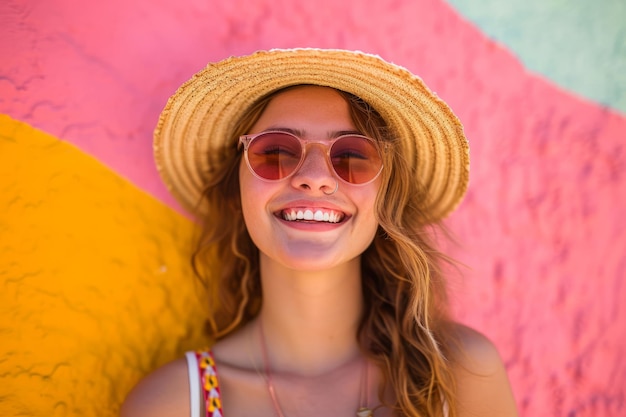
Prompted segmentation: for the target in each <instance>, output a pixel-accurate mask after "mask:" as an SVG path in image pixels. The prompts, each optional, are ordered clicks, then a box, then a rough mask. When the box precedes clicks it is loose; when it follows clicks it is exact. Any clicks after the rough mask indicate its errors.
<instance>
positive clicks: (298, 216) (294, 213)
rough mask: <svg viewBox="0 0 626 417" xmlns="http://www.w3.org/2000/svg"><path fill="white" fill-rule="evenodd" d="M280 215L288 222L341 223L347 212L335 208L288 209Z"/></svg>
mask: <svg viewBox="0 0 626 417" xmlns="http://www.w3.org/2000/svg"><path fill="white" fill-rule="evenodd" d="M280 216H281V217H282V219H283V220H286V221H288V222H323V223H339V222H340V221H342V220H343V219H344V217H345V214H343V213H341V212H336V211H333V210H319V209H318V210H314V209H286V210H283V211H282V212H281V213H280Z"/></svg>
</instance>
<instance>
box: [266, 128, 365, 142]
mask: <svg viewBox="0 0 626 417" xmlns="http://www.w3.org/2000/svg"><path fill="white" fill-rule="evenodd" d="M264 131H266V132H269V131H274V132H286V133H291V134H292V135H295V136H297V137H299V138H303V137H304V136H306V132H305V131H304V130H301V129H292V128H289V127H271V126H270V127H269V128H267V129H265V130H264ZM343 135H363V133H361V132H359V131H358V130H337V131H331V132H328V135H327V136H328V138H329V139H332V138H337V137H339V136H343Z"/></svg>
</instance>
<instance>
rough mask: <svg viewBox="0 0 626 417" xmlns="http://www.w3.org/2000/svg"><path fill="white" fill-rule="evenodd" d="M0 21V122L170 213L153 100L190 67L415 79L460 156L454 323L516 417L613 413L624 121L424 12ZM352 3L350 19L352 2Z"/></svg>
mask: <svg viewBox="0 0 626 417" xmlns="http://www.w3.org/2000/svg"><path fill="white" fill-rule="evenodd" d="M249 3H250V2H245V1H234V0H233V1H227V2H201V1H182V2H181V1H177V2H171V1H166V0H151V1H149V0H139V1H133V2H125V1H122V0H112V1H109V2H75V1H71V0H50V1H45V2H44V1H17V0H7V1H6V2H4V3H3V5H2V6H0V32H1V36H0V54H1V55H2V62H1V63H0V112H3V113H8V114H9V115H11V116H12V117H14V118H17V119H19V120H22V121H25V122H28V123H31V124H33V125H34V126H36V127H39V128H41V129H43V130H45V131H48V132H50V133H52V134H54V135H56V136H58V137H60V138H63V139H66V140H68V141H71V142H72V143H74V144H76V145H77V146H79V147H80V148H81V149H83V150H84V151H85V152H88V153H90V154H92V155H95V156H96V157H97V158H99V159H100V160H101V161H103V162H104V163H106V164H107V165H109V166H110V167H111V168H112V169H114V170H115V171H117V172H118V173H120V174H122V175H123V176H125V177H126V178H128V179H129V180H131V181H132V182H134V183H135V184H137V185H139V186H140V187H142V188H143V189H144V190H146V191H148V192H149V193H151V194H153V195H154V196H156V197H158V198H159V199H161V200H163V201H165V202H166V203H168V204H170V205H173V206H175V203H174V202H173V200H172V199H171V198H170V197H169V196H168V195H167V193H166V191H165V189H164V187H163V186H162V185H161V183H160V181H159V179H158V177H157V174H156V171H155V169H154V167H153V164H152V155H151V151H150V150H151V130H152V128H153V126H154V123H155V121H156V118H157V115H158V113H159V111H160V110H161V108H162V106H163V105H164V103H165V101H166V99H167V97H168V96H169V95H170V94H171V93H172V92H173V91H174V90H175V88H176V87H177V86H178V85H179V84H180V83H182V82H183V81H185V80H186V79H187V78H188V77H189V76H190V75H191V74H192V73H193V72H195V71H197V70H198V69H200V68H201V67H202V66H204V65H205V64H206V63H207V62H209V61H212V60H217V59H220V58H223V57H226V56H229V55H235V54H241V53H248V52H252V51H254V50H257V49H264V48H272V47H295V46H298V47H302V46H316V47H339V48H350V49H360V50H364V51H367V52H372V53H377V54H380V55H381V56H383V57H384V58H386V59H388V60H391V61H394V62H396V63H399V64H401V65H404V66H406V67H408V68H409V69H411V70H412V71H414V72H415V73H417V74H419V75H421V76H422V78H423V79H424V80H425V81H426V82H427V84H429V85H430V86H431V87H432V88H433V89H434V90H435V91H437V93H438V94H439V95H440V96H441V97H443V98H444V99H445V100H446V101H448V103H449V104H450V105H451V106H452V108H453V109H454V110H455V111H456V112H457V114H458V115H459V117H460V118H461V120H462V121H463V122H464V124H465V127H466V132H467V135H468V137H469V139H470V143H471V152H472V170H471V185H470V190H469V193H468V196H467V199H466V201H465V202H464V203H463V205H462V206H461V207H460V209H459V210H458V211H457V212H456V213H455V214H453V216H452V217H451V218H450V220H449V224H450V227H451V229H452V230H453V231H454V232H455V233H456V235H457V238H458V242H459V245H458V246H452V245H450V248H449V250H450V251H451V252H452V253H453V254H454V255H455V256H456V257H457V258H458V259H459V260H460V261H462V262H464V263H465V264H466V265H467V268H462V269H461V274H454V275H453V276H452V277H451V288H452V293H453V296H452V299H453V302H454V310H455V312H456V314H457V316H458V317H459V319H460V320H461V321H463V322H466V323H469V324H471V325H473V326H475V327H476V328H478V329H480V330H481V331H483V332H484V333H486V334H487V335H488V336H490V337H491V338H492V339H493V340H494V341H495V342H496V344H497V345H498V347H499V349H500V351H501V353H502V355H503V357H504V359H505V361H506V363H507V366H508V368H509V372H510V377H511V380H512V383H513V387H514V391H515V395H516V398H517V401H518V404H519V408H520V410H521V412H522V415H525V416H618V415H624V413H626V404H625V401H626V399H625V394H626V388H625V387H626V360H625V359H624V357H623V353H624V351H625V347H626V311H625V307H624V306H623V304H622V300H624V299H626V285H625V284H624V282H623V281H624V277H625V276H626V256H625V254H626V237H625V233H626V219H625V218H624V216H623V214H622V213H623V211H624V209H626V174H625V173H626V133H625V132H626V117H624V115H621V114H618V113H616V112H613V111H611V110H607V109H604V108H601V107H600V106H598V105H596V104H594V103H591V102H588V101H585V100H582V99H580V98H578V97H576V96H574V95H572V94H570V93H568V92H567V91H563V90H560V89H558V88H556V87H555V86H553V85H551V84H550V83H548V82H546V81H545V80H544V79H542V78H541V77H540V76H538V75H536V74H532V73H529V72H528V71H526V70H525V68H524V67H523V66H522V65H521V64H520V63H519V61H518V60H517V59H516V58H515V57H514V56H513V54H511V53H510V52H508V51H507V50H506V49H505V48H504V47H503V46H501V45H498V44H496V43H494V42H492V41H490V40H489V39H488V38H487V37H485V36H484V35H483V34H482V33H481V32H480V31H479V30H478V29H477V28H476V27H474V26H472V25H470V24H469V23H468V22H467V21H466V20H464V19H463V17H462V16H460V15H459V14H458V13H457V12H456V11H455V10H454V9H452V8H451V7H450V6H449V5H447V4H446V3H445V2H443V1H441V0H419V1H411V0H405V1H395V2H373V1H372V2H353V3H350V2H338V1H335V0H318V1H315V2H304V1H302V2H293V1H286V0H282V1H277V0H259V1H256V2H254V3H252V4H249ZM365 3H366V4H365Z"/></svg>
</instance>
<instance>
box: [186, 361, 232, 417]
mask: <svg viewBox="0 0 626 417" xmlns="http://www.w3.org/2000/svg"><path fill="white" fill-rule="evenodd" d="M187 355H188V356H191V355H193V356H194V359H195V361H193V362H195V364H196V366H195V370H194V373H195V378H194V379H195V380H196V381H199V382H200V387H198V386H197V384H193V383H190V387H192V388H191V391H192V404H191V407H192V413H191V415H192V416H193V415H197V414H195V413H194V409H197V408H198V406H200V404H199V402H200V401H197V402H195V404H194V401H193V391H194V388H193V386H194V385H195V386H196V390H195V391H196V393H197V392H198V391H199V390H200V388H201V389H202V398H203V400H204V401H203V402H204V407H203V408H204V409H205V410H206V417H223V413H222V400H221V398H220V388H219V384H218V379H217V368H216V366H215V359H214V358H213V354H212V353H211V351H209V350H205V351H196V352H189V353H188V354H187ZM191 377H192V374H191V368H190V378H191ZM190 381H191V379H190Z"/></svg>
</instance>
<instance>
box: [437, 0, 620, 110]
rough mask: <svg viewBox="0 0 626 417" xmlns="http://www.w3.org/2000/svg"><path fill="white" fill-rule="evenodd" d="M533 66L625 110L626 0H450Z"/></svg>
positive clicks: (568, 86)
mask: <svg viewBox="0 0 626 417" xmlns="http://www.w3.org/2000/svg"><path fill="white" fill-rule="evenodd" d="M448 2H449V3H450V4H451V5H453V6H454V7H455V8H456V9H457V10H458V11H459V12H460V13H461V14H462V15H463V16H464V17H465V18H467V19H469V20H470V21H472V22H473V23H475V24H476V25H477V26H479V27H480V28H481V30H482V31H483V32H485V33H486V34H487V35H488V36H490V37H491V38H493V39H495V40H496V41H498V42H500V43H502V44H504V45H506V46H507V48H508V49H510V50H511V51H512V52H513V53H514V54H515V55H517V56H518V57H519V59H520V60H521V61H522V62H523V63H524V65H525V66H526V67H527V68H528V69H529V70H530V71H534V72H537V73H540V74H542V75H543V76H545V77H547V78H549V79H550V80H552V81H553V82H554V83H556V84H558V85H559V86H561V87H563V88H565V89H568V90H570V91H572V92H574V93H577V94H579V95H582V96H584V97H586V98H588V99H591V100H593V101H596V102H597V103H599V104H601V105H606V106H610V107H612V108H614V109H617V110H619V111H620V112H622V113H626V0H504V1H503V0H480V1H477V0H448Z"/></svg>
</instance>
